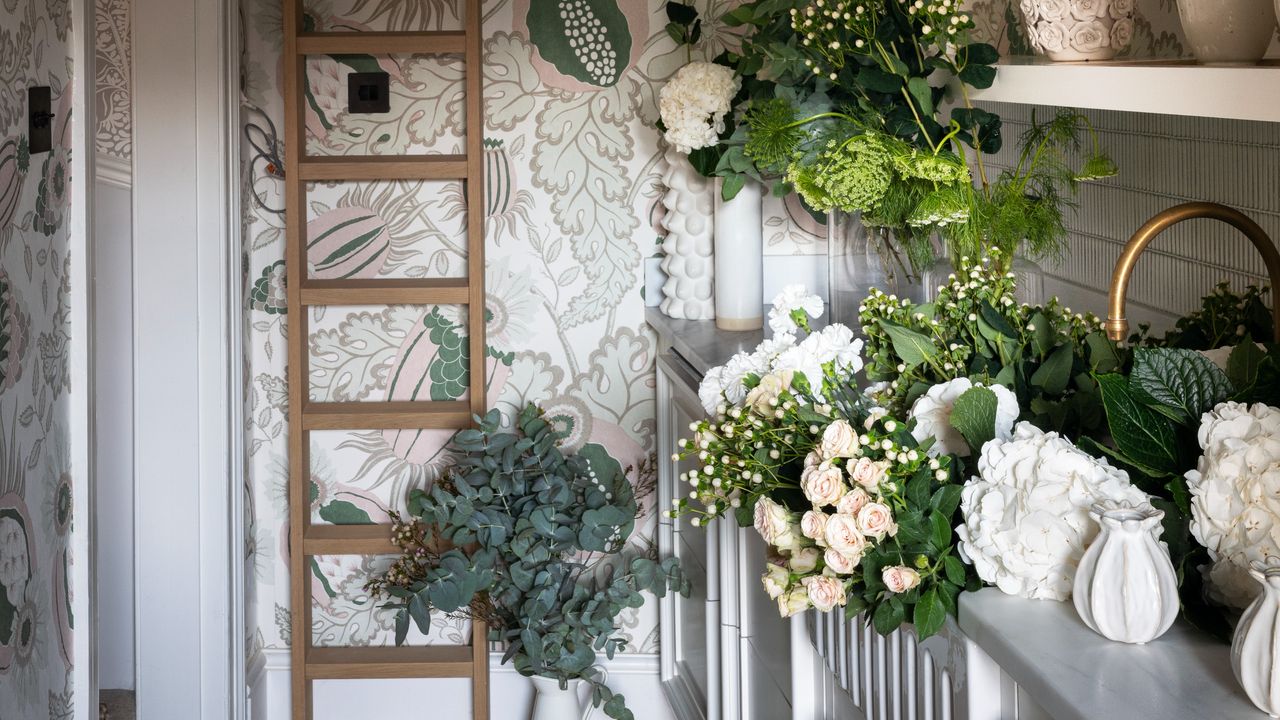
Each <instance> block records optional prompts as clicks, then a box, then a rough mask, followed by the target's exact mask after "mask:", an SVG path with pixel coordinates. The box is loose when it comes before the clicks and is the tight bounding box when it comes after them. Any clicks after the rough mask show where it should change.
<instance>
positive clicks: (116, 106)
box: [93, 0, 133, 162]
mask: <svg viewBox="0 0 1280 720" xmlns="http://www.w3.org/2000/svg"><path fill="white" fill-rule="evenodd" d="M94 4H95V7H94V34H95V39H94V51H95V58H94V81H93V82H94V112H95V117H96V118H97V123H98V128H97V131H96V133H95V144H96V145H97V152H98V155H100V156H106V157H108V158H112V159H115V160H121V161H125V162H128V161H129V160H130V159H132V158H133V109H132V102H133V101H132V96H131V95H130V83H131V75H132V73H133V66H132V62H133V59H132V57H133V36H132V35H131V32H132V30H131V27H132V21H133V14H132V3H130V1H129V0H94Z"/></svg>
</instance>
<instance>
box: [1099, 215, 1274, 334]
mask: <svg viewBox="0 0 1280 720" xmlns="http://www.w3.org/2000/svg"><path fill="white" fill-rule="evenodd" d="M1195 218H1210V219H1213V220H1221V221H1222V222H1224V223H1227V224H1228V225H1230V226H1232V227H1234V228H1235V229H1237V230H1239V231H1240V232H1242V233H1244V234H1245V237H1247V238H1249V242H1251V243H1253V246H1254V247H1255V248H1257V249H1258V252H1259V253H1261V254H1262V261H1263V262H1264V263H1266V266H1267V274H1268V275H1270V276H1271V314H1272V316H1273V319H1274V321H1275V326H1274V331H1273V332H1274V339H1275V341H1276V342H1280V252H1277V251H1276V246H1275V245H1274V244H1273V243H1272V242H1271V238H1269V237H1267V233H1266V232H1264V231H1263V229H1262V228H1261V227H1259V226H1258V223H1256V222H1254V221H1253V220H1250V219H1249V218H1248V216H1246V215H1245V214H1244V213H1241V212H1240V211H1239V210H1235V209H1233V208H1229V207H1227V206H1226V205H1219V204H1218V203H1210V202H1189V203H1183V204H1181V205H1175V206H1173V207H1171V208H1169V209H1168V210H1165V211H1164V212H1162V213H1160V214H1158V215H1156V216H1155V217H1153V218H1151V219H1150V220H1148V221H1147V222H1146V223H1145V224H1143V226H1142V227H1140V228H1138V231H1137V232H1136V233H1134V234H1133V237H1131V238H1129V242H1128V243H1127V244H1126V245H1125V246H1124V251H1123V252H1121V253H1120V259H1119V260H1117V261H1116V269H1115V272H1113V273H1112V274H1111V291H1110V293H1109V294H1108V296H1107V311H1108V312H1107V337H1109V338H1111V339H1112V340H1115V341H1120V340H1124V339H1125V336H1126V335H1127V334H1128V333H1129V321H1128V320H1126V319H1125V317H1124V304H1125V297H1126V295H1127V294H1128V291H1129V276H1130V275H1132V274H1133V266H1134V265H1135V264H1136V263H1137V262H1138V256H1139V255H1141V254H1142V251H1143V250H1146V249H1147V245H1148V244H1150V243H1151V241H1152V240H1154V239H1155V238H1156V236H1157V235H1159V234H1160V233H1162V232H1164V231H1165V230H1167V229H1168V228H1170V227H1172V226H1174V225H1177V224H1178V223H1180V222H1182V221H1183V220H1192V219H1195Z"/></svg>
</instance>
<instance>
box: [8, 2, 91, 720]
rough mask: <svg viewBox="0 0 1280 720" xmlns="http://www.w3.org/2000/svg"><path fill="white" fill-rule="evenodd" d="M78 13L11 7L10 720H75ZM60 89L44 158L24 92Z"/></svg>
mask: <svg viewBox="0 0 1280 720" xmlns="http://www.w3.org/2000/svg"><path fill="white" fill-rule="evenodd" d="M70 12H71V11H70V7H69V5H68V1H67V0H4V1H3V3H2V4H0V717H3V718H33V719H34V718H46V717H47V718H50V720H64V719H66V718H70V717H72V708H71V667H72V660H73V658H72V645H71V641H72V629H73V627H74V626H75V621H76V618H74V617H73V615H72V613H71V598H72V587H71V585H70V582H69V580H70V567H71V560H72V558H71V556H70V544H69V542H68V541H69V537H70V530H71V524H72V518H71V476H70V473H69V471H68V468H69V463H70V457H69V453H68V440H67V431H68V421H69V412H68V403H67V393H68V392H69V391H70V385H69V380H68V355H67V348H68V343H69V318H68V305H67V302H68V287H67V278H68V262H69V260H68V257H67V251H68V230H67V215H68V211H69V209H70V203H71V197H70V181H71V178H70V155H69V151H68V148H69V147H70V142H71V132H70V130H71V121H72V118H71V102H70V101H71V94H70V91H69V88H70V82H71V75H72V67H71V60H70V57H69V55H68V39H69V38H68V36H69V34H70V32H71V16H70ZM31 85H48V86H51V87H52V88H53V105H54V112H55V113H56V117H55V118H54V121H53V122H54V127H53V137H54V149H53V151H52V152H48V153H41V154H38V155H32V154H31V152H30V148H29V145H28V142H27V137H26V118H25V113H26V107H27V100H26V89H27V88H28V87H29V86H31Z"/></svg>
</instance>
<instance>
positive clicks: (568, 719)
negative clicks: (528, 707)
mask: <svg viewBox="0 0 1280 720" xmlns="http://www.w3.org/2000/svg"><path fill="white" fill-rule="evenodd" d="M529 680H530V681H531V682H532V683H533V714H532V715H530V716H529V720H587V718H589V717H591V711H592V709H593V708H592V707H591V693H590V692H588V693H586V696H585V697H583V695H582V694H581V688H582V686H583V685H584V684H585V683H584V682H583V681H581V680H570V681H569V686H568V687H566V688H565V689H563V690H561V689H560V681H559V680H557V679H556V678H549V677H542V676H540V675H534V676H532V677H530V678H529Z"/></svg>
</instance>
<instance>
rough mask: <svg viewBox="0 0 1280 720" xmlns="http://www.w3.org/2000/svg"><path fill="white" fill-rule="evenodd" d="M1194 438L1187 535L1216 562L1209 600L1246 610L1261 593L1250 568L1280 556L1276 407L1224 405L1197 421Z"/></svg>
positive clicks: (1278, 423) (1279, 426)
mask: <svg viewBox="0 0 1280 720" xmlns="http://www.w3.org/2000/svg"><path fill="white" fill-rule="evenodd" d="M1197 438H1198V440H1199V442H1200V447H1201V449H1202V450H1203V451H1204V454H1203V455H1201V456H1200V460H1199V461H1198V463H1197V465H1196V469H1194V470H1191V471H1188V472H1187V488H1188V489H1189V490H1190V491H1191V534H1192V535H1194V536H1195V538H1196V541H1197V542H1199V543H1200V544H1201V545H1203V546H1204V547H1205V548H1207V549H1208V550H1209V557H1210V558H1211V559H1212V560H1213V561H1214V563H1213V566H1212V567H1211V568H1209V569H1208V573H1207V574H1208V578H1209V595H1210V597H1212V598H1213V599H1214V600H1216V601H1218V602H1221V603H1223V604H1226V605H1230V606H1232V607H1237V608H1243V607H1246V606H1247V605H1248V604H1249V603H1250V602H1252V600H1253V598H1254V597H1256V596H1257V594H1258V591H1259V590H1260V589H1261V588H1260V586H1259V585H1258V584H1257V583H1256V582H1254V581H1253V580H1252V579H1250V578H1249V576H1248V569H1249V563H1250V562H1251V561H1264V560H1266V559H1269V558H1276V557H1280V409H1276V408H1273V407H1269V406H1267V405H1262V404H1257V405H1252V406H1247V405H1244V404H1241V403H1236V402H1225V403H1221V404H1219V405H1218V406H1217V407H1215V408H1214V409H1213V410H1212V411H1210V412H1207V413H1205V414H1204V415H1203V416H1202V417H1201V418H1200V430H1199V432H1198V433H1197Z"/></svg>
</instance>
